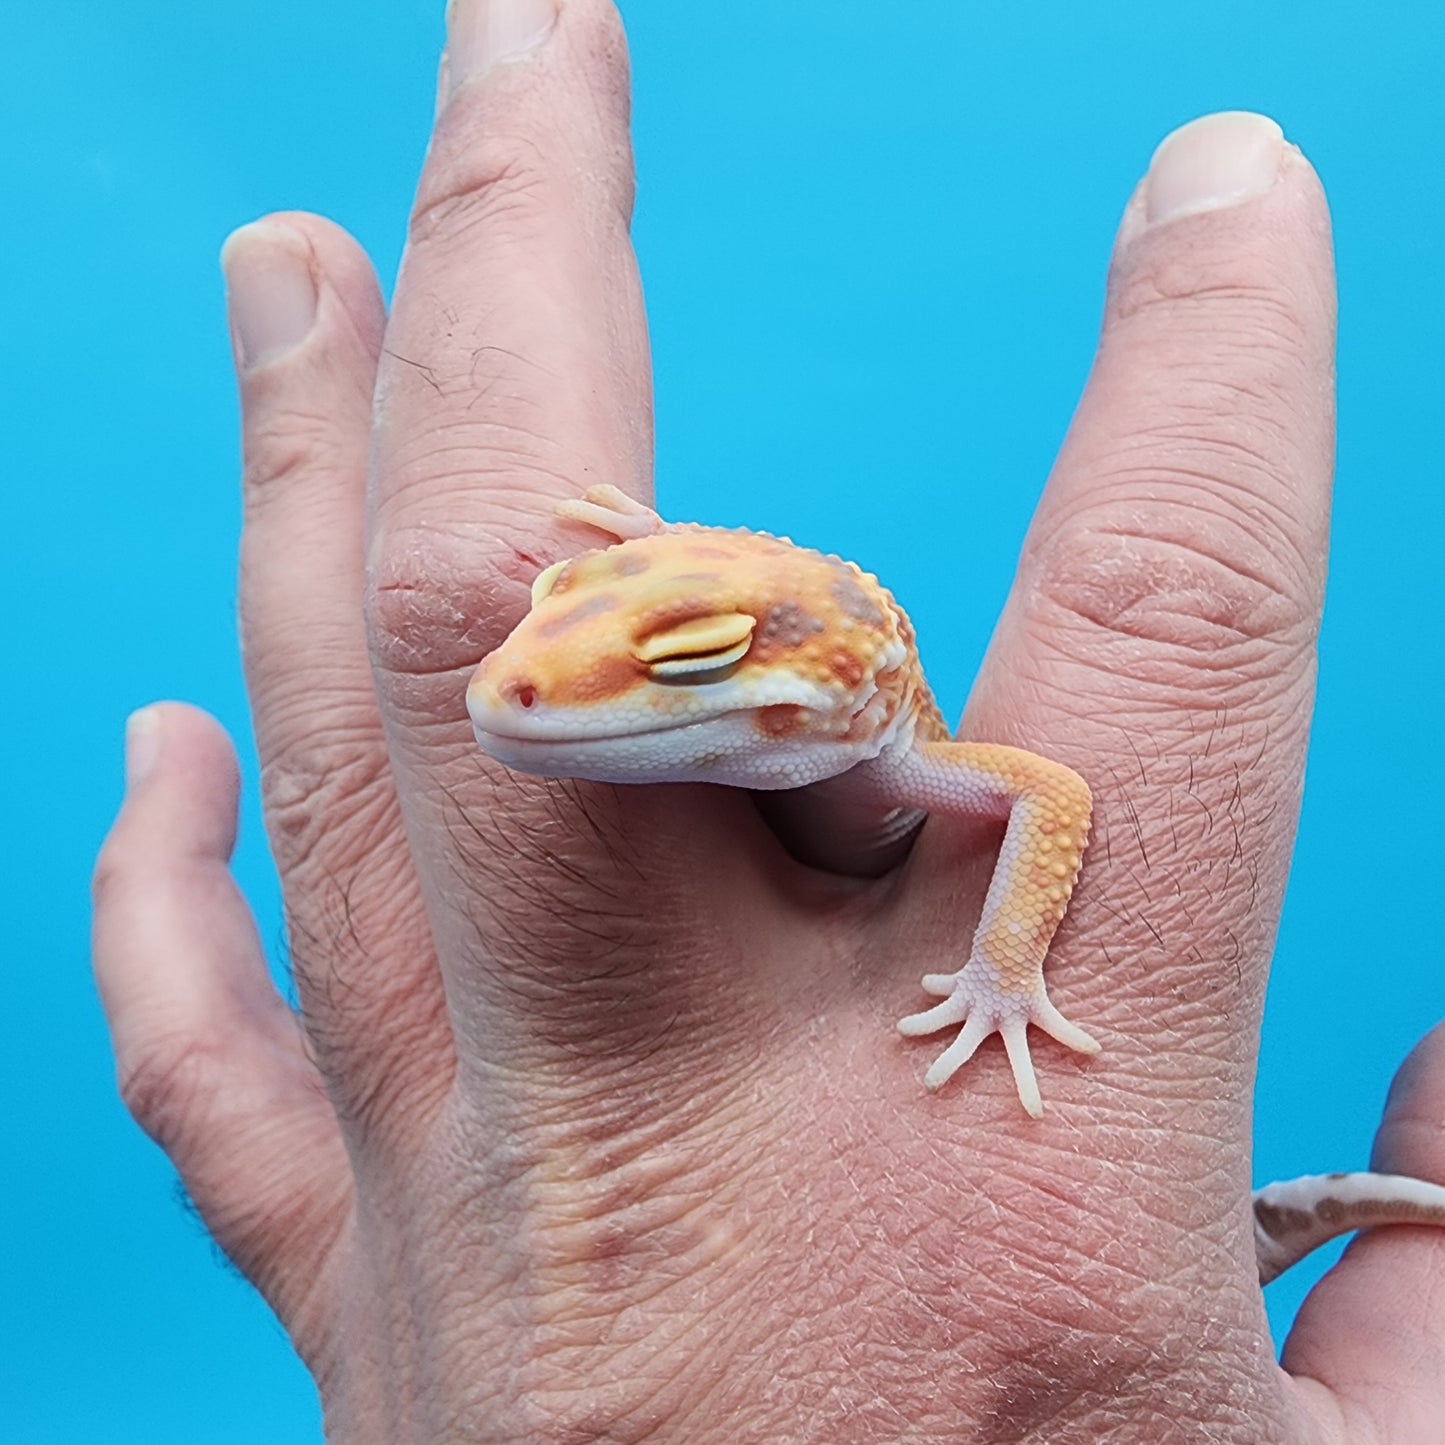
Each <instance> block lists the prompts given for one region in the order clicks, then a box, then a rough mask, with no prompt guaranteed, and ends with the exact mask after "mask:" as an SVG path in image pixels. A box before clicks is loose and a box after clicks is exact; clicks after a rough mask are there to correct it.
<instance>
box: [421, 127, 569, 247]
mask: <svg viewBox="0 0 1445 1445" xmlns="http://www.w3.org/2000/svg"><path fill="white" fill-rule="evenodd" d="M444 134H445V133H444ZM457 139H459V140H461V142H462V143H460V144H452V145H444V146H442V147H441V148H440V154H439V156H438V163H437V164H436V165H434V166H428V167H427V169H426V171H425V173H424V174H423V177H422V182H421V186H420V188H419V190H418V192H417V199H416V204H415V206H414V208H413V210H412V216H411V226H410V232H409V236H410V240H411V242H412V244H414V245H415V244H420V243H424V242H426V241H429V240H433V239H435V238H437V237H439V236H445V237H447V238H449V239H454V238H461V239H462V240H465V239H466V238H467V237H469V236H470V235H471V233H473V232H474V231H476V230H477V229H485V230H488V231H492V232H495V231H497V230H502V231H504V232H511V233H512V234H514V235H515V236H516V237H517V238H518V239H519V240H520V239H525V238H527V237H529V236H531V235H532V234H533V233H535V232H536V231H537V230H538V229H539V227H540V226H541V224H542V222H543V220H544V219H545V217H546V215H547V214H548V212H549V210H550V209H551V208H552V205H553V202H554V199H559V198H557V197H554V192H555V191H556V190H557V185H556V179H555V177H554V174H553V170H552V168H551V167H550V166H549V164H548V160H547V157H546V156H545V154H544V153H543V151H542V148H541V147H540V146H539V144H538V143H537V142H536V141H535V140H533V139H531V138H530V137H527V136H523V135H518V134H492V135H480V136H478V135H472V134H468V135H466V136H464V137H460V138H457Z"/></svg>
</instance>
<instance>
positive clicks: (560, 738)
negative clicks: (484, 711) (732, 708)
mask: <svg viewBox="0 0 1445 1445" xmlns="http://www.w3.org/2000/svg"><path fill="white" fill-rule="evenodd" d="M725 716H726V714H725V713H716V714H714V715H713V716H712V717H689V718H679V719H678V720H677V721H675V722H658V721H656V720H655V719H651V718H649V719H648V721H647V724H646V725H645V726H643V727H638V728H631V729H626V730H621V731H618V732H607V733H594V732H571V733H560V732H558V733H554V732H544V731H542V730H541V729H540V728H539V729H538V730H537V731H536V732H521V731H517V732H513V731H510V730H508V729H507V728H499V727H496V726H494V725H493V723H492V719H490V718H488V719H487V720H486V721H485V722H478V721H477V719H476V718H473V719H472V731H473V732H474V733H475V734H476V738H477V742H478V744H479V745H480V746H481V747H482V748H483V750H484V751H487V752H490V751H491V749H490V748H488V747H487V743H488V741H489V740H491V739H495V740H496V741H497V742H499V743H508V744H514V743H520V744H521V745H522V746H523V747H530V746H535V747H557V746H561V747H568V746H579V747H580V746H584V745H586V744H587V743H620V742H626V741H627V739H629V738H644V737H653V736H655V735H656V734H658V733H675V732H681V731H682V729H683V728H695V727H701V726H703V725H704V724H705V723H710V722H713V721H714V720H715V719H716V718H718V717H725ZM537 721H538V722H539V723H540V724H542V726H543V727H545V726H546V721H547V720H545V719H541V718H539V719H537Z"/></svg>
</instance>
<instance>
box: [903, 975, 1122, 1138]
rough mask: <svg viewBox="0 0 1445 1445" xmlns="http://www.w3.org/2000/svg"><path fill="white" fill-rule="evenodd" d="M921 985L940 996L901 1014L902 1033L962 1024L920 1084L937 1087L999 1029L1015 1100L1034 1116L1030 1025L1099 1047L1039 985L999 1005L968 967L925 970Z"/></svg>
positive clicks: (1037, 1109)
mask: <svg viewBox="0 0 1445 1445" xmlns="http://www.w3.org/2000/svg"><path fill="white" fill-rule="evenodd" d="M923 988H924V991H925V992H926V993H931V994H933V995H934V996H935V997H937V996H939V995H942V996H943V1002H942V1003H937V1004H934V1006H933V1007H932V1008H930V1009H925V1010H924V1011H923V1012H922V1013H916V1014H910V1015H909V1016H908V1017H907V1018H904V1019H900V1020H899V1021H898V1032H899V1033H900V1034H903V1035H904V1036H905V1037H908V1038H916V1037H918V1036H920V1035H922V1034H931V1033H935V1032H936V1031H937V1030H939V1029H945V1028H949V1027H951V1026H952V1025H954V1024H962V1025H963V1027H962V1028H961V1029H960V1030H959V1031H958V1037H957V1038H956V1039H954V1041H953V1042H952V1043H951V1044H950V1045H949V1046H948V1047H947V1048H946V1049H945V1050H944V1051H943V1052H942V1053H941V1054H940V1055H939V1056H938V1057H937V1058H936V1059H935V1060H934V1061H933V1063H932V1065H931V1066H930V1067H929V1070H928V1072H927V1073H926V1074H925V1075H924V1076H923V1082H924V1085H925V1087H927V1088H928V1089H930V1090H937V1089H941V1088H942V1087H943V1086H944V1085H945V1084H946V1083H947V1082H948V1081H949V1080H950V1079H951V1078H952V1077H953V1076H954V1074H956V1073H957V1072H958V1071H959V1069H961V1068H962V1067H963V1066H964V1065H965V1064H966V1063H967V1062H968V1061H969V1060H970V1059H971V1058H972V1057H973V1056H974V1054H975V1053H976V1052H977V1050H978V1046H979V1045H980V1044H981V1043H983V1041H984V1040H985V1039H986V1038H988V1037H989V1036H990V1035H992V1034H999V1035H1001V1036H1002V1038H1003V1043H1004V1048H1005V1049H1006V1050H1007V1052H1008V1059H1009V1064H1010V1066H1011V1068H1012V1069H1013V1076H1014V1083H1015V1085H1016V1086H1017V1088H1018V1092H1019V1101H1020V1103H1022V1104H1023V1106H1024V1110H1025V1111H1026V1112H1027V1113H1028V1114H1029V1115H1030V1116H1031V1117H1032V1118H1035V1119H1037V1118H1038V1117H1039V1116H1040V1115H1041V1114H1042V1113H1043V1109H1044V1106H1043V1100H1042V1099H1041V1098H1040V1096H1039V1084H1038V1078H1037V1076H1036V1075H1035V1073H1034V1065H1033V1060H1032V1058H1031V1057H1030V1055H1029V1045H1028V1026H1029V1025H1030V1024H1036V1025H1038V1027H1039V1028H1041V1029H1042V1030H1043V1031H1044V1032H1045V1033H1046V1034H1049V1035H1050V1036H1051V1037H1052V1038H1055V1039H1057V1040H1058V1041H1059V1042H1060V1043H1061V1044H1063V1045H1064V1046H1065V1047H1066V1048H1070V1049H1074V1050H1075V1051H1077V1052H1078V1053H1081V1054H1096V1053H1098V1052H1099V1045H1098V1043H1097V1042H1096V1040H1094V1039H1093V1038H1091V1037H1090V1036H1089V1035H1088V1034H1086V1033H1085V1032H1084V1031H1083V1029H1081V1028H1079V1027H1078V1026H1077V1025H1076V1024H1071V1023H1070V1022H1069V1021H1068V1019H1066V1018H1065V1017H1064V1016H1063V1015H1062V1014H1061V1013H1060V1012H1059V1011H1058V1009H1056V1008H1055V1007H1054V1006H1053V1004H1052V1003H1050V1002H1049V999H1048V997H1047V995H1045V994H1044V993H1043V991H1042V989H1040V991H1039V992H1038V993H1037V994H1036V995H1035V996H1034V997H1032V998H1030V999H1027V1000H1019V1002H1018V1003H1017V1004H1014V1005H1013V1006H1012V1007H1007V1008H1006V1007H1004V1006H1002V1005H1001V1003H1000V1000H999V998H998V994H997V991H996V990H995V989H994V988H992V987H989V986H987V985H985V986H983V987H980V986H979V980H978V978H977V974H976V973H974V974H970V971H969V968H968V967H965V968H964V969H963V970H962V971H961V972H959V973H931V974H928V975H927V976H926V977H925V978H924V980H923Z"/></svg>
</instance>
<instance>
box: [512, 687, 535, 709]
mask: <svg viewBox="0 0 1445 1445" xmlns="http://www.w3.org/2000/svg"><path fill="white" fill-rule="evenodd" d="M511 693H512V701H513V702H514V703H516V704H517V706H518V707H519V708H521V709H522V710H523V711H524V712H525V711H527V710H528V709H529V708H532V707H535V706H536V703H537V689H536V688H535V687H533V686H532V685H531V683H528V682H524V683H521V684H520V685H518V686H516V687H513V688H512V689H511Z"/></svg>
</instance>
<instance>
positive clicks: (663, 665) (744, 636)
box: [632, 612, 757, 683]
mask: <svg viewBox="0 0 1445 1445" xmlns="http://www.w3.org/2000/svg"><path fill="white" fill-rule="evenodd" d="M756 626H757V619H756V618H755V617H751V616H749V615H748V614H747V613H746V612H721V613H718V614H717V615H716V616H713V617H696V618H694V619H693V620H692V621H691V622H681V623H679V624H678V625H677V626H676V627H669V628H667V629H666V630H665V631H662V632H654V633H653V634H652V636H651V637H647V638H644V639H643V640H642V641H641V642H639V643H637V644H636V646H634V647H633V649H632V655H633V656H634V657H635V658H636V659H637V660H638V661H639V662H642V663H645V664H646V665H647V671H648V673H649V674H650V675H651V676H652V678H653V680H654V681H656V682H677V683H701V682H717V681H718V680H719V679H720V678H721V677H722V676H723V675H724V674H725V673H726V672H727V671H728V669H729V668H731V667H732V666H733V664H734V663H736V662H740V661H741V660H742V659H743V658H744V657H745V656H746V655H747V650H748V648H749V647H750V646H751V645H752V640H753V628H754V627H756Z"/></svg>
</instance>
